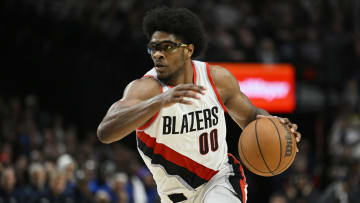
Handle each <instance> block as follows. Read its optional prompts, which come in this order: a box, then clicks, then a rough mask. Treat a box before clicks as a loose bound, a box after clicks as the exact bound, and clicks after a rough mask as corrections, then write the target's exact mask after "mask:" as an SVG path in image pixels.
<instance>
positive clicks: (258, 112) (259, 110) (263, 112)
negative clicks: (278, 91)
mask: <svg viewBox="0 0 360 203" xmlns="http://www.w3.org/2000/svg"><path fill="white" fill-rule="evenodd" d="M257 115H264V116H270V114H269V112H267V111H265V110H264V109H261V108H256V116H257ZM256 116H255V117H256Z"/></svg>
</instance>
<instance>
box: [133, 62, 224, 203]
mask: <svg viewBox="0 0 360 203" xmlns="http://www.w3.org/2000/svg"><path fill="white" fill-rule="evenodd" d="M192 63H193V76H194V77H193V82H194V84H196V85H201V86H204V87H206V89H207V90H206V91H205V95H199V96H200V99H199V100H196V99H192V98H185V99H187V100H191V101H192V102H193V104H192V105H186V104H180V103H176V104H174V105H172V106H170V107H166V108H162V109H161V110H160V111H159V112H157V113H156V114H155V115H154V116H153V118H152V119H150V121H149V122H148V123H146V124H145V125H144V126H142V127H140V128H138V129H137V131H136V134H137V146H138V150H139V153H140V155H141V156H142V158H143V160H144V162H145V164H146V165H147V167H148V168H149V169H150V171H151V172H152V174H153V177H154V180H155V182H156V184H157V189H158V192H159V195H160V197H161V199H162V201H165V202H168V201H169V202H171V201H174V202H176V201H175V200H173V198H172V195H175V196H176V195H178V194H185V196H186V197H190V196H193V195H195V194H196V192H197V191H199V190H200V189H201V187H202V186H204V185H205V183H207V182H208V181H210V180H211V179H212V178H213V177H214V176H215V175H216V174H218V173H219V171H222V170H223V169H225V168H229V167H231V165H230V164H229V163H228V162H229V159H228V154H227V151H228V148H227V143H226V123H225V116H224V112H225V111H226V107H225V106H224V104H223V102H222V101H221V98H220V95H219V93H218V92H217V90H216V87H215V85H214V82H213V80H212V77H211V75H210V69H209V65H208V64H207V63H205V62H200V61H192ZM144 77H153V78H155V79H157V74H156V70H155V69H154V68H153V69H151V70H150V71H149V72H147V73H146V74H145V76H144ZM159 82H160V81H159ZM160 84H161V85H162V92H166V91H168V90H169V89H170V88H172V87H170V86H167V85H166V84H163V83H161V82H160ZM176 198H177V197H175V199H176ZM170 199H171V201H170ZM180 199H181V198H180ZM167 200H168V201H167Z"/></svg>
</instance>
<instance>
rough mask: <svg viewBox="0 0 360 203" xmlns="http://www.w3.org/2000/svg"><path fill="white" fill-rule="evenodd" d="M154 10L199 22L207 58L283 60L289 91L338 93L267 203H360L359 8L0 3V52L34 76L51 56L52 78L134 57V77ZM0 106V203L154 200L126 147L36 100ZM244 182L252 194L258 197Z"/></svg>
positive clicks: (131, 1)
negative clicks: (295, 85) (292, 81)
mask: <svg viewBox="0 0 360 203" xmlns="http://www.w3.org/2000/svg"><path fill="white" fill-rule="evenodd" d="M161 4H166V5H168V6H184V7H187V8H190V9H192V10H193V11H195V12H196V13H197V14H198V15H199V16H200V18H201V19H202V21H203V22H204V27H205V30H206V33H207V37H208V40H209V47H208V49H207V53H206V54H205V56H204V59H205V60H208V61H238V62H262V63H283V62H287V63H291V64H294V66H295V68H296V76H297V81H298V82H306V83H309V84H312V85H317V86H319V87H320V88H322V89H323V90H324V91H335V94H334V95H335V98H331V97H328V98H326V101H337V102H336V104H334V107H332V106H330V108H329V109H326V110H325V111H326V112H321V115H323V116H324V117H326V118H322V119H319V120H318V121H317V122H318V123H316V126H317V127H315V128H314V129H313V130H312V131H313V132H314V133H313V134H311V135H306V136H304V138H303V141H302V142H301V144H300V147H299V148H300V149H301V150H300V152H299V153H298V155H297V157H296V159H295V162H294V164H293V166H292V167H291V168H290V169H289V170H288V171H287V172H286V173H284V174H283V175H281V176H279V177H275V178H274V179H271V181H272V183H273V187H272V188H268V190H271V195H270V197H269V199H268V201H269V202H270V203H292V202H294V203H305V202H309V203H310V202H311V203H312V202H318V203H325V202H326V203H332V202H341V203H356V202H359V201H360V186H359V185H360V99H359V98H360V84H359V83H360V71H359V67H360V14H359V13H360V2H359V1H357V0H297V1H295V0H293V1H291V0H252V1H250V0H242V1H238V0H218V1H215V0H198V1H193V0H183V1H161V0H155V1H141V0H101V1H100V0H91V1H90V0H86V1H85V0H76V1H75V0H56V1H55V0H53V1H46V0H2V1H1V2H0V5H1V12H0V15H1V17H2V19H6V20H7V22H4V23H3V24H0V29H1V28H3V29H1V30H2V31H4V30H7V32H8V34H7V35H8V36H10V37H9V38H8V39H6V38H2V39H1V40H2V41H1V42H2V47H5V48H8V50H7V51H8V53H7V54H9V53H11V52H12V51H14V52H16V55H17V57H18V58H19V59H23V60H25V61H31V62H33V63H35V64H36V61H39V62H38V63H39V64H40V62H41V63H45V64H46V69H45V68H44V70H43V71H44V72H42V73H39V74H48V73H53V71H57V69H56V68H57V65H56V64H54V65H53V66H50V65H49V64H51V62H52V61H53V60H54V59H55V58H60V59H61V60H59V61H58V62H59V64H58V67H60V68H63V67H68V66H71V65H76V64H83V66H84V67H86V68H87V69H86V68H84V70H86V71H88V73H89V74H91V72H90V71H89V70H88V66H90V65H91V64H95V65H99V64H101V66H103V67H117V63H118V61H119V57H120V60H122V61H124V63H126V62H127V61H128V60H129V58H131V57H130V55H131V54H134V53H137V54H139V53H140V54H141V55H143V57H144V58H139V60H137V61H131V63H136V64H137V65H139V66H140V67H142V65H143V64H139V63H141V62H143V61H145V58H146V57H148V56H147V55H146V52H145V43H146V42H145V39H144V36H143V34H142V30H141V21H142V17H143V15H144V12H145V11H146V10H148V9H149V8H152V7H154V6H156V5H161ZM14 13H15V14H16V15H13V14H14ZM4 33H5V32H4ZM94 33H95V34H94ZM94 35H96V37H94ZM4 39H5V40H4ZM99 41H101V43H99ZM23 50H24V51H23ZM21 54H23V55H24V57H22V58H21V56H20V55H21ZM73 55H74V56H73ZM122 56H123V58H121V57H122ZM139 56H140V55H139ZM26 57H29V58H31V60H30V59H29V60H28V58H26ZM111 57H113V58H111ZM140 57H141V56H140ZM143 59H144V60H143ZM111 63H113V64H111ZM143 63H144V62H143ZM114 64H115V65H114ZM47 65H49V67H53V69H48V68H47ZM51 65H52V64H51ZM95 65H94V66H95ZM44 66H45V65H44ZM69 69H70V68H69ZM46 71H48V72H46ZM135 71H136V70H134V72H135ZM81 72H82V71H81ZM141 72H144V71H142V70H141ZM49 75H50V74H49ZM66 76H67V75H66ZM138 76H139V75H137V77H138ZM0 77H1V75H0ZM2 96H3V95H1V94H0V203H8V202H11V203H13V202H14V203H15V202H27V203H33V202H34V203H35V202H36V203H37V202H39V203H45V202H49V203H52V202H59V203H60V202H61V203H63V202H64V203H68V202H69V203H71V202H80V203H82V202H83V203H86V202H90V203H92V202H104V203H105V202H111V203H120V202H121V203H123V202H130V203H132V202H134V203H140V202H141V203H142V202H144V203H145V202H148V203H153V202H159V200H158V196H157V193H156V186H155V183H154V181H153V179H152V176H151V174H150V173H149V171H148V170H147V169H146V168H145V167H144V165H143V164H142V162H141V161H140V160H139V156H138V155H137V152H136V151H135V149H130V148H129V147H128V146H127V145H125V144H122V143H121V142H119V143H115V144H111V145H103V144H100V143H99V142H98V141H97V138H96V135H95V130H94V131H89V132H85V133H83V132H82V133H80V130H79V129H78V126H76V125H75V124H73V123H66V122H65V121H66V119H65V118H64V115H62V114H61V113H49V112H48V109H46V108H45V107H43V106H41V105H39V103H40V102H39V99H38V97H37V96H36V95H26V96H24V97H11V98H6V99H2ZM4 98H5V97H4ZM328 105H330V104H328ZM329 111H331V112H329ZM320 117H321V116H320ZM319 126H320V127H319ZM321 135H322V136H323V138H322V139H323V140H322V141H315V143H316V145H315V146H314V145H312V144H311V143H313V142H314V140H317V139H320V138H319V137H321ZM319 144H323V145H325V146H319ZM319 148H324V149H325V151H324V152H321V150H320V151H319V150H318V149H319ZM321 153H324V154H323V155H319V154H321ZM324 177H326V178H324ZM249 181H250V183H249V184H250V185H249V190H250V191H251V190H253V191H254V190H256V188H253V187H251V178H249ZM253 198H254V197H253ZM249 201H251V197H250V198H249Z"/></svg>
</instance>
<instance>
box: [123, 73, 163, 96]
mask: <svg viewBox="0 0 360 203" xmlns="http://www.w3.org/2000/svg"><path fill="white" fill-rule="evenodd" d="M161 88H162V87H161V84H160V82H159V81H158V80H156V79H155V78H152V77H143V78H139V79H136V80H133V81H132V82H130V83H129V84H128V86H127V87H126V89H127V91H131V92H133V93H134V94H136V95H137V96H139V97H145V98H150V97H153V96H156V95H158V94H160V93H161Z"/></svg>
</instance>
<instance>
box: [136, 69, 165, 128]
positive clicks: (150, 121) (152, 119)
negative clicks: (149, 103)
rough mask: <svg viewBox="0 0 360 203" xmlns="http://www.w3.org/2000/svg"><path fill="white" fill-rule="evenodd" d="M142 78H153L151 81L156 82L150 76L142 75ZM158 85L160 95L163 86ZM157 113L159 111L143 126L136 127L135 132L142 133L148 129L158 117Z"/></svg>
mask: <svg viewBox="0 0 360 203" xmlns="http://www.w3.org/2000/svg"><path fill="white" fill-rule="evenodd" d="M142 78H153V79H155V80H156V78H155V77H154V76H152V75H144V76H143V77H142ZM159 84H160V88H161V94H162V93H163V92H164V91H163V86H162V85H161V83H160V82H159ZM159 112H160V111H158V112H156V114H155V115H153V116H152V117H151V118H150V120H148V121H147V122H146V123H145V124H144V125H143V126H140V127H138V128H137V129H136V130H137V131H138V130H139V131H143V130H145V129H146V128H148V127H149V126H150V125H151V124H152V123H153V122H154V121H155V120H156V118H157V117H158V115H159Z"/></svg>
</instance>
